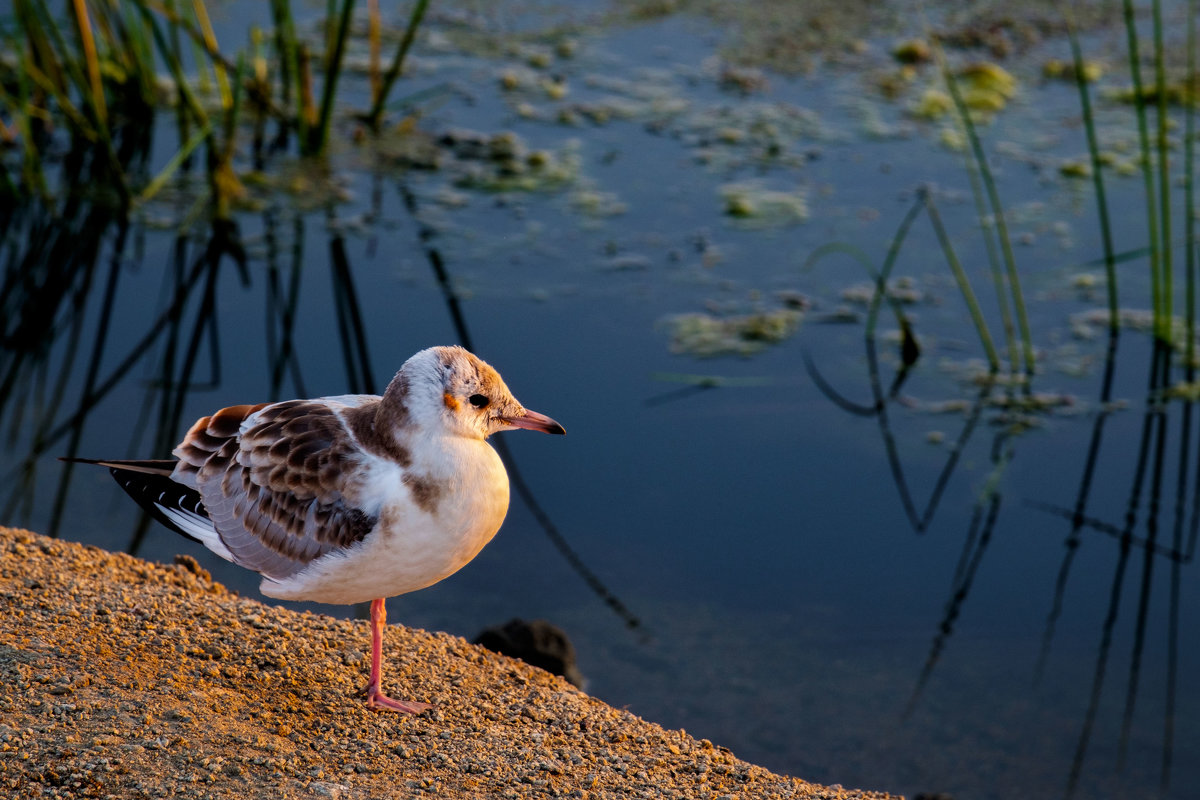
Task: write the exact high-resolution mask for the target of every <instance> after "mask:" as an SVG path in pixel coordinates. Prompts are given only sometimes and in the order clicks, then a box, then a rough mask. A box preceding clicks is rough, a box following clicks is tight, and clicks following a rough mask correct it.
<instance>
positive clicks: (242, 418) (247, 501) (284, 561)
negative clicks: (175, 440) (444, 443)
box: [172, 398, 378, 579]
mask: <svg viewBox="0 0 1200 800" xmlns="http://www.w3.org/2000/svg"><path fill="white" fill-rule="evenodd" d="M363 400H364V402H363V403H361V404H360V405H359V406H358V408H362V407H363V405H366V403H367V402H369V401H367V399H366V398H363ZM375 402H378V399H376V400H375ZM338 405H339V404H337V403H336V402H334V401H332V399H331V400H291V401H287V402H283V403H275V404H271V405H255V406H251V405H245V406H232V407H230V408H225V409H221V410H220V411H218V412H216V413H215V414H213V415H212V416H209V417H204V418H202V419H200V420H199V421H197V422H196V424H195V425H193V426H192V429H191V430H189V431H188V433H187V436H185V437H184V440H183V441H182V442H181V443H180V444H179V446H178V447H176V448H175V456H176V457H177V458H178V459H179V462H178V464H177V465H176V467H175V471H174V473H173V475H172V478H173V479H174V480H176V481H178V482H179V483H181V484H183V485H185V486H190V487H193V488H194V489H195V490H196V491H197V492H198V493H199V494H200V497H201V498H202V499H203V503H204V507H205V508H206V509H207V511H208V516H209V518H210V519H211V520H212V524H213V527H214V528H215V529H216V531H217V533H218V534H219V535H220V539H221V542H222V543H223V544H224V546H225V547H226V548H227V549H228V551H229V552H230V554H231V555H232V557H233V560H234V562H236V563H238V564H241V565H242V566H245V567H249V568H250V569H253V570H256V571H257V572H260V573H262V574H263V575H266V576H267V577H270V578H275V579H282V578H285V577H288V576H290V575H294V574H295V573H297V572H299V571H300V570H302V569H304V568H305V567H306V566H308V564H309V563H311V562H312V561H313V560H314V559H316V558H319V557H320V556H322V555H325V554H326V553H328V552H330V551H333V550H336V549H339V548H346V547H350V546H352V545H354V544H355V543H357V542H359V541H361V540H362V538H363V537H365V536H366V535H367V533H368V532H369V531H370V530H371V529H372V528H373V527H374V526H375V523H376V521H377V520H376V519H375V518H374V517H373V516H370V515H368V514H367V513H365V512H364V511H363V510H362V509H361V508H359V507H358V506H359V500H360V498H359V485H358V480H357V478H356V477H355V476H356V475H357V470H358V468H359V467H361V466H362V464H363V459H364V454H363V452H362V450H361V449H360V447H359V445H358V444H357V442H356V441H355V440H354V437H353V436H352V435H351V434H350V433H349V431H348V430H347V429H346V426H345V425H344V423H343V422H342V419H341V417H340V416H339V415H338V412H337V406H338Z"/></svg>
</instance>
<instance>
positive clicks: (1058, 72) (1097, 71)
mask: <svg viewBox="0 0 1200 800" xmlns="http://www.w3.org/2000/svg"><path fill="white" fill-rule="evenodd" d="M1042 75H1043V76H1044V77H1046V78H1048V79H1050V80H1056V81H1067V82H1068V83H1076V82H1077V81H1080V80H1082V81H1083V82H1084V83H1095V82H1096V81H1098V80H1100V79H1101V78H1102V77H1104V66H1103V65H1102V64H1101V63H1100V62H1099V61H1087V60H1084V61H1082V62H1081V63H1080V69H1079V71H1078V72H1076V70H1075V64H1074V63H1073V62H1071V61H1063V60H1061V59H1057V58H1052V59H1050V60H1049V61H1047V62H1046V63H1044V64H1042Z"/></svg>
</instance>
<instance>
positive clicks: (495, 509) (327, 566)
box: [260, 437, 508, 604]
mask: <svg viewBox="0 0 1200 800" xmlns="http://www.w3.org/2000/svg"><path fill="white" fill-rule="evenodd" d="M439 445H440V446H439V448H438V452H439V454H440V457H439V459H438V462H439V463H437V464H429V463H425V464H422V463H421V462H420V461H417V462H416V463H414V464H413V466H412V467H410V468H409V469H407V470H405V469H402V468H401V467H400V466H399V465H397V464H395V463H393V462H387V461H382V460H381V461H379V462H378V463H371V464H370V465H369V466H368V467H367V472H368V475H369V476H370V479H369V481H368V484H367V486H366V487H365V488H366V491H364V495H367V496H373V497H376V498H379V501H378V505H377V506H376V507H375V508H367V507H364V508H363V510H364V511H366V512H367V513H370V514H372V515H374V514H378V518H379V522H378V524H377V525H376V526H375V528H374V529H373V530H372V531H371V532H370V533H369V534H367V536H366V537H365V538H364V539H363V540H362V541H361V542H358V543H357V544H355V545H353V546H351V547H349V548H346V549H341V550H335V551H332V552H330V553H328V554H326V555H324V556H322V557H321V558H319V559H317V560H315V561H313V562H312V563H311V564H310V565H309V566H308V567H307V568H306V569H304V570H303V571H301V572H299V573H297V574H296V575H293V576H291V577H289V578H286V579H284V580H282V581H274V580H270V579H264V580H263V582H262V585H261V587H260V589H261V591H262V593H263V594H265V595H267V596H269V597H278V598H280V599H284V600H313V601H317V602H322V603H339V604H349V603H360V602H366V601H368V600H374V599H376V598H379V597H393V596H395V595H399V594H405V593H407V592H413V591H416V590H417V589H424V588H425V587H427V586H431V585H433V584H435V583H437V582H438V581H440V580H442V579H443V578H446V577H448V576H450V575H452V574H454V573H455V572H457V571H458V570H459V569H461V568H462V567H463V566H465V565H466V564H467V563H468V562H469V561H470V560H471V559H473V558H474V557H475V556H476V555H477V554H478V553H479V551H480V550H482V549H483V546H484V545H485V544H487V543H488V542H489V541H491V539H492V537H493V536H495V535H496V531H498V530H499V529H500V525H501V523H502V522H504V516H505V514H506V513H507V511H508V475H507V473H505V471H504V465H503V463H502V462H501V461H500V457H499V456H498V455H497V454H496V451H495V450H493V449H492V447H491V445H489V444H487V443H486V442H484V441H480V440H473V439H465V438H461V437H454V438H452V439H447V440H444V441H442V442H439ZM423 469H429V470H430V471H429V472H425V471H423ZM413 476H420V477H422V478H424V479H426V480H431V481H434V482H435V483H436V484H437V485H438V487H439V491H438V494H437V498H436V502H435V503H432V504H430V505H431V508H430V509H424V508H422V507H421V506H420V505H419V504H418V503H417V502H416V501H415V500H414V495H413V492H412V490H411V489H410V487H409V486H408V485H406V484H405V483H404V480H405V478H406V477H408V478H409V479H411V478H412V477H413ZM363 505H364V506H369V505H375V504H373V503H364V504H363Z"/></svg>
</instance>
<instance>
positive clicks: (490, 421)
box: [76, 347, 566, 713]
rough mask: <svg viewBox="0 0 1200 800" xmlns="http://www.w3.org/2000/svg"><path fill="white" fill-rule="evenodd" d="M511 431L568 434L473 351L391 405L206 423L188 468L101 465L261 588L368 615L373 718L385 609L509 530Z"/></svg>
mask: <svg viewBox="0 0 1200 800" xmlns="http://www.w3.org/2000/svg"><path fill="white" fill-rule="evenodd" d="M510 428H525V429H527V430H534V431H543V432H545V433H559V434H561V433H566V431H565V430H563V427H562V426H561V425H559V424H558V423H557V422H555V421H554V420H552V419H550V418H549V417H547V416H545V415H544V414H539V413H537V412H536V411H530V410H528V409H526V408H525V407H524V406H522V405H521V404H520V403H518V402H517V400H516V398H514V397H513V396H512V394H511V393H510V392H509V391H508V387H507V386H505V385H504V381H503V380H502V379H501V378H500V374H499V373H498V372H496V370H494V369H492V367H490V366H489V365H488V364H486V363H484V361H483V360H482V359H480V358H478V357H476V356H475V355H473V354H471V353H469V352H468V351H466V350H464V349H463V348H461V347H431V348H429V349H428V350H422V351H421V352H419V353H417V354H416V355H414V356H413V357H412V358H410V359H409V360H408V361H406V362H405V363H404V366H402V367H401V368H400V371H399V372H397V373H396V377H395V378H393V379H392V382H391V383H390V384H388V387H387V389H386V391H384V393H383V396H382V397H380V396H378V395H363V394H358V395H341V396H338V397H319V398H317V399H315V400H288V401H285V402H281V403H261V404H259V405H243V406H231V407H230V408H223V409H221V410H220V411H218V412H216V413H215V414H213V415H212V416H208V417H203V418H202V419H200V420H199V421H197V422H196V424H195V425H193V426H192V428H191V430H189V431H188V432H187V436H185V437H184V439H183V441H182V442H180V443H179V445H178V446H177V447H176V448H175V450H174V451H173V455H174V456H175V458H176V459H177V460H175V461H172V460H162V461H110V460H90V459H86V460H85V459H76V460H80V461H85V462H86V463H89V464H99V465H101V466H106V467H108V468H109V469H110V471H111V472H112V474H113V477H115V478H116V479H117V482H118V483H120V484H121V486H122V488H124V489H125V491H126V492H127V493H128V494H129V496H130V497H132V498H133V499H134V500H136V501H137V502H138V504H140V505H141V506H142V507H143V508H144V509H146V510H147V511H148V512H150V514H151V515H153V516H154V517H155V518H156V519H157V520H158V521H159V522H161V523H163V524H164V525H166V526H167V527H168V528H171V529H172V530H174V531H176V532H178V533H181V534H183V535H184V536H187V537H188V538H190V539H195V540H196V541H198V542H200V543H201V544H203V545H205V546H206V547H207V548H208V549H210V550H212V551H213V552H214V553H216V554H217V555H219V556H221V557H222V558H224V559H226V560H228V561H232V562H233V563H235V564H238V565H240V566H243V567H247V568H248V569H252V570H254V571H255V572H258V573H259V574H260V575H262V576H263V580H262V583H261V584H260V586H259V589H260V591H262V593H263V594H265V595H267V596H269V597H277V598H280V599H283V600H313V601H317V602H321V603H345V604H349V603H360V602H364V601H367V600H370V601H371V677H370V682H369V683H368V686H367V705H368V706H370V707H371V708H385V709H392V710H395V711H404V712H407V713H418V712H420V711H423V710H424V709H427V708H431V707H432V706H430V705H429V704H428V703H416V702H411V701H405V700H395V699H393V698H391V697H388V696H387V695H386V694H384V693H383V690H382V688H381V687H380V673H381V669H382V661H383V630H384V624H385V621H386V618H385V614H386V610H385V608H384V598H387V597H392V596H395V595H399V594H404V593H406V592H413V591H416V590H417V589H423V588H425V587H426V586H431V585H432V584H435V583H437V582H438V581H440V580H442V579H443V578H445V577H447V576H449V575H451V574H453V573H455V572H457V571H458V570H459V569H460V568H461V567H463V566H464V565H465V564H466V563H467V562H468V561H470V560H471V559H472V558H474V557H475V556H476V554H478V553H479V551H480V550H481V549H482V548H483V546H484V545H485V544H487V543H488V542H489V541H491V538H492V537H493V536H494V535H495V534H496V531H497V530H499V528H500V523H502V522H503V521H504V515H505V513H506V512H507V510H508V475H507V473H506V472H505V471H504V465H503V463H502V462H501V461H500V457H499V456H498V455H497V454H496V451H495V450H493V449H492V447H491V445H489V444H488V443H487V442H486V439H487V437H488V436H490V435H491V434H493V433H495V432H497V431H503V430H508V429H510Z"/></svg>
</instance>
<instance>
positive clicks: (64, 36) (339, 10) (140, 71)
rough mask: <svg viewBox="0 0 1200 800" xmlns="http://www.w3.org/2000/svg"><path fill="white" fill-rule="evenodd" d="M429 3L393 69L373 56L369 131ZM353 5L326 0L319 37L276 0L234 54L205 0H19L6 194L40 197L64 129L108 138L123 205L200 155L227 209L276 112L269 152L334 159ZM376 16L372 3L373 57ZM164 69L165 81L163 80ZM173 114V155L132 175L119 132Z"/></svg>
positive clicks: (417, 13) (98, 142)
mask: <svg viewBox="0 0 1200 800" xmlns="http://www.w3.org/2000/svg"><path fill="white" fill-rule="evenodd" d="M427 7H428V0H417V2H416V3H415V4H414V6H413V8H412V10H411V12H410V16H409V18H408V25H407V27H406V28H405V29H404V31H403V36H402V38H401V41H400V46H399V49H398V51H397V53H396V56H395V58H394V60H393V61H392V64H391V66H390V68H389V69H388V70H387V72H386V74H384V75H382V76H381V75H380V74H379V69H378V64H377V63H376V64H375V66H374V67H373V68H372V73H373V77H372V84H371V96H370V108H369V109H360V110H359V114H360V119H364V120H366V121H368V122H369V124H370V126H371V127H372V128H374V129H377V128H378V127H379V126H380V125H381V123H382V120H383V115H384V111H385V109H386V108H387V99H388V96H389V94H390V92H391V90H392V88H393V85H394V83H395V82H396V80H397V78H398V77H399V75H400V73H401V71H402V69H403V64H404V60H405V57H406V55H407V53H408V52H409V50H410V48H411V46H412V43H413V41H414V39H415V35H416V32H417V28H418V26H419V25H420V23H421V21H422V19H423V18H424V14H425V11H426V9H427ZM355 8H356V3H355V2H354V0H328V2H327V4H326V15H325V19H324V20H323V22H321V23H320V24H319V25H318V26H317V28H316V29H317V30H318V31H319V34H318V36H317V37H316V38H305V37H304V36H303V35H302V34H301V33H300V29H299V26H298V25H297V24H296V21H295V17H294V14H293V3H292V0H272V1H271V4H270V11H271V20H272V24H273V28H274V30H273V31H272V32H271V33H270V34H268V35H265V36H264V35H260V34H259V33H258V32H257V31H251V32H250V35H249V36H247V37H245V38H246V39H248V40H249V43H248V44H247V45H245V46H244V47H243V48H242V49H239V50H228V49H223V48H222V46H221V43H219V42H218V41H217V37H216V34H215V32H214V29H213V26H212V24H211V22H210V19H209V13H208V8H207V6H206V5H205V3H204V2H203V0H193V2H179V0H127V1H126V2H114V1H113V0H71V2H69V3H67V4H65V7H64V8H62V9H61V11H60V10H57V9H56V10H51V8H50V6H49V5H48V4H45V3H40V2H35V1H34V0H14V2H13V20H14V23H15V25H14V28H13V29H12V30H11V31H9V32H7V33H5V34H4V35H3V39H0V48H3V50H4V51H6V52H7V53H9V54H11V59H10V60H8V61H6V62H5V63H2V64H0V119H3V120H4V127H3V129H0V136H3V137H4V138H5V139H7V140H9V141H11V142H13V143H14V144H16V145H17V147H18V148H19V149H18V150H17V151H16V152H17V153H19V156H20V157H19V159H18V158H16V157H6V159H5V160H3V161H0V200H5V199H8V200H10V201H15V200H16V199H17V198H19V197H27V196H30V195H38V194H41V195H44V194H45V193H46V191H47V185H48V184H47V182H46V180H45V176H44V173H45V170H46V169H47V168H48V167H49V164H48V163H47V156H46V154H47V153H49V152H51V151H52V150H53V147H52V145H53V143H54V141H55V140H56V138H57V137H62V136H69V137H71V138H72V139H75V138H80V139H82V140H85V141H87V142H91V143H93V145H94V146H95V147H97V148H99V152H100V153H101V154H103V157H104V158H106V159H107V160H108V162H109V166H110V172H111V175H110V176H109V177H108V178H107V179H106V181H105V184H106V186H107V188H110V189H112V190H113V191H115V192H116V193H117V194H118V195H119V196H120V197H121V198H122V199H123V200H124V201H125V202H126V203H128V202H137V201H144V200H146V199H149V198H150V197H153V196H154V195H155V194H156V193H157V192H159V191H160V190H161V189H162V187H163V186H164V185H165V183H166V182H167V181H168V180H169V179H170V178H171V177H172V176H173V175H174V174H176V173H177V172H178V171H179V170H181V169H186V168H188V167H189V165H190V164H191V162H192V160H193V157H194V156H196V155H198V154H199V153H200V152H203V153H204V158H203V159H202V160H201V163H203V164H204V165H205V166H204V168H205V169H206V170H207V172H208V178H209V186H210V190H211V193H212V198H211V199H212V205H213V208H214V209H216V211H217V214H218V215H219V216H223V215H226V214H228V213H229V208H230V206H231V204H232V203H234V202H236V200H237V198H238V196H239V194H240V193H241V192H242V188H241V186H240V182H239V181H238V180H237V172H236V170H235V169H234V165H233V163H232V162H233V158H234V154H235V153H237V152H239V150H241V151H243V152H244V151H245V149H246V148H244V147H242V145H244V143H245V142H244V140H245V138H246V137H247V135H250V136H251V137H252V139H253V142H254V145H253V147H254V150H255V152H256V153H261V151H262V139H263V137H262V130H263V126H264V123H265V122H266V121H267V120H274V121H275V122H277V123H278V126H279V131H280V135H279V137H277V138H276V139H275V140H274V141H273V142H272V146H273V148H274V149H278V146H279V145H283V146H284V147H286V146H287V145H288V144H289V143H290V144H291V146H293V147H294V148H295V151H296V152H297V153H298V154H299V155H301V156H303V157H314V158H321V157H324V156H325V155H326V153H327V150H328V147H329V143H330V141H331V138H332V137H331V131H332V130H333V128H334V126H335V125H337V124H338V120H339V119H340V118H341V117H342V116H343V113H342V112H343V111H345V109H341V108H339V105H338V87H339V83H340V79H341V77H342V73H343V71H344V67H345V62H346V53H347V52H348V50H349V43H350V37H351V28H352V26H351V20H352V19H353V14H354V10H355ZM380 25H381V23H380V21H379V15H378V7H377V4H373V5H372V9H371V11H370V28H371V31H370V33H369V36H370V38H371V40H372V41H373V42H375V45H374V49H375V52H376V57H377V52H378V42H379V41H380V36H381V33H380V30H379V28H380ZM164 74H165V75H167V76H169V77H170V85H167V84H166V82H165V81H163V80H161V79H160V77H159V76H160V75H164ZM164 111H165V112H168V113H171V114H172V115H173V116H174V120H175V125H174V127H175V133H176V136H177V140H178V144H177V152H176V153H175V155H174V156H172V157H170V158H169V159H168V161H167V163H166V164H165V165H162V166H160V167H159V170H160V171H159V172H158V173H157V174H155V175H131V174H126V168H127V167H128V166H129V164H128V163H127V161H126V159H125V158H124V156H123V155H122V154H121V153H118V152H117V148H116V147H115V146H114V142H116V141H119V140H120V139H121V138H122V136H121V135H120V132H121V131H122V130H124V129H125V128H126V127H127V126H129V125H136V126H139V127H142V128H145V127H149V125H150V124H151V123H152V122H153V120H154V119H155V116H156V115H157V114H158V113H159V112H164ZM293 137H294V138H293Z"/></svg>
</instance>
